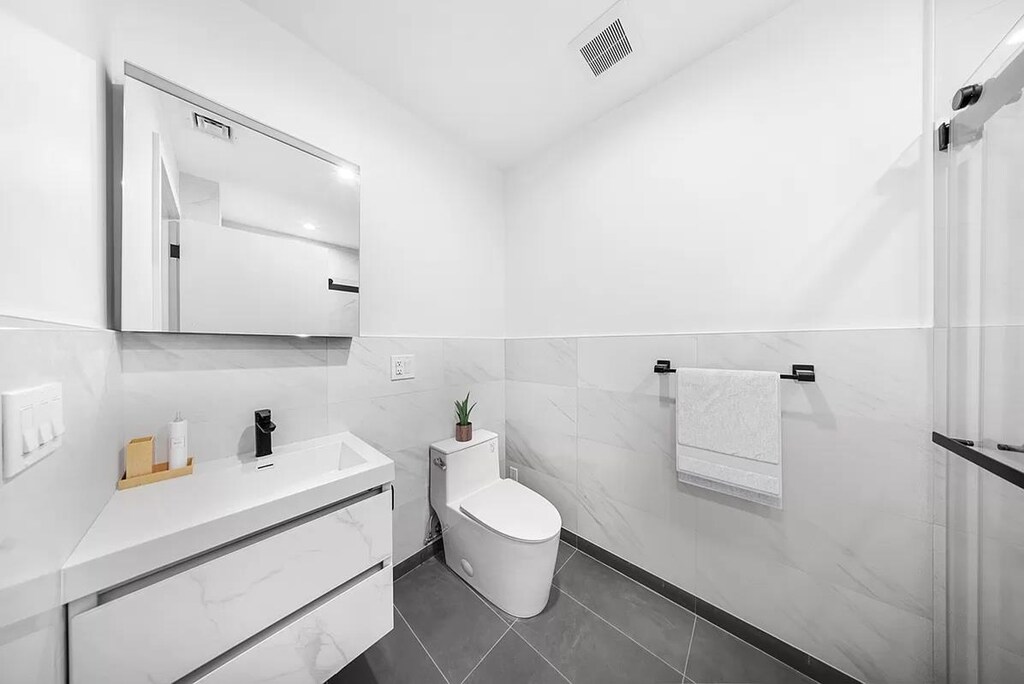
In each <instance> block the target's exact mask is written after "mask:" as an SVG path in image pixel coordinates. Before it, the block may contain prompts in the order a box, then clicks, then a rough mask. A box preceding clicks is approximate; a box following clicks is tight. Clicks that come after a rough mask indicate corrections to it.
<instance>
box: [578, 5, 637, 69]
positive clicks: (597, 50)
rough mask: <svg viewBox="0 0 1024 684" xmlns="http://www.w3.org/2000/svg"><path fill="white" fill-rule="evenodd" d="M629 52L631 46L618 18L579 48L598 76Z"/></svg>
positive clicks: (631, 49)
mask: <svg viewBox="0 0 1024 684" xmlns="http://www.w3.org/2000/svg"><path fill="white" fill-rule="evenodd" d="M631 52H633V46H631V45H630V44H629V38H627V37H626V32H625V31H623V30H622V21H621V20H619V19H616V20H615V21H613V22H612V23H611V25H610V26H608V27H606V28H605V29H604V30H602V31H601V32H600V33H598V34H597V35H596V36H594V37H593V38H592V39H591V40H590V41H588V42H587V43H586V44H585V45H584V46H583V47H581V48H580V54H581V55H583V59H585V60H586V61H587V66H589V67H590V70H591V71H593V72H594V76H600V75H601V74H603V73H604V72H605V71H607V70H608V69H609V68H611V67H612V66H613V65H615V64H618V63H619V62H621V61H622V59H623V57H625V56H626V55H628V54H630V53H631Z"/></svg>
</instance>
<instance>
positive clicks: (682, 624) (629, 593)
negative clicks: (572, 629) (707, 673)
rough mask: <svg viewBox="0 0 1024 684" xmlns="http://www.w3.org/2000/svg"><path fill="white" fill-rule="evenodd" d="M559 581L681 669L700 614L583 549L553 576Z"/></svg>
mask: <svg viewBox="0 0 1024 684" xmlns="http://www.w3.org/2000/svg"><path fill="white" fill-rule="evenodd" d="M555 586H556V587H558V588H559V589H561V590H562V591H564V592H565V593H567V594H569V595H570V596H572V597H573V598H575V599H576V600H578V601H579V602H580V603H582V604H583V605H585V606H586V607H587V608H590V609H591V610H592V611H594V612H595V613H597V614H598V615H600V616H601V617H603V618H604V619H605V620H607V621H608V622H610V623H612V624H613V625H615V626H616V627H618V628H619V629H621V630H622V631H623V632H625V633H626V634H627V635H629V636H630V637H631V638H633V639H635V640H636V641H637V642H638V643H640V644H641V645H642V646H643V647H644V648H646V649H648V650H649V651H651V652H652V653H654V654H655V655H657V656H658V657H659V658H661V659H662V660H664V661H666V662H667V663H668V664H669V665H672V666H673V667H675V668H676V669H677V670H679V671H680V672H682V671H683V668H684V667H685V666H686V654H687V652H688V651H689V648H690V635H691V634H692V633H693V624H694V622H695V621H696V619H697V617H696V616H695V615H694V614H693V613H691V612H690V611H688V610H686V609H685V608H681V607H679V606H677V605H676V604H674V603H672V602H671V601H669V600H668V599H666V598H665V597H663V596H659V595H657V594H655V593H654V592H653V591H650V590H648V589H647V588H645V587H643V586H641V585H639V584H637V583H636V582H634V581H633V580H631V579H629V578H628V577H626V576H625V575H621V574H619V573H618V572H615V571H614V570H612V569H611V568H609V567H608V566H607V565H605V564H604V563H601V562H599V561H596V560H594V559H593V558H591V557H590V556H588V555H586V554H585V553H577V554H576V555H575V556H573V557H572V558H571V559H570V560H569V562H568V563H566V564H565V566H564V567H563V568H562V569H561V570H560V571H559V573H558V574H557V575H556V576H555Z"/></svg>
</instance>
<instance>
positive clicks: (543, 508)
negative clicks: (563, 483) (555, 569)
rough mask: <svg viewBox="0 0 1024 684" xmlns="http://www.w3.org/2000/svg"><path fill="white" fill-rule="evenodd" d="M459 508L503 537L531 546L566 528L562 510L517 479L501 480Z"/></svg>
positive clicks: (460, 504)
mask: <svg viewBox="0 0 1024 684" xmlns="http://www.w3.org/2000/svg"><path fill="white" fill-rule="evenodd" d="M459 509H460V510H461V511H462V512H463V513H465V514H466V515H467V516H469V517H470V518H472V519H473V520H475V521H476V522H478V523H480V524H481V525H483V526H484V527H486V528H488V529H490V530H492V531H494V532H496V533H497V534H500V535H502V536H503V537H508V538H509V539H514V540H516V541H521V542H527V543H531V544H537V543H541V542H545V541H548V540H550V539H552V538H553V537H556V536H558V534H559V532H560V531H561V529H562V516H561V515H559V513H558V509H557V508H555V507H554V506H553V505H552V504H551V502H550V501H548V500H547V499H545V498H544V497H543V496H541V495H540V494H537V493H536V492H534V491H533V490H532V489H529V488H527V487H524V486H523V485H521V484H519V483H518V482H516V481H514V480H498V481H496V482H494V483H493V484H490V485H488V486H486V487H484V488H483V489H481V490H479V491H477V492H474V493H473V494H470V495H469V496H467V497H466V498H465V499H463V500H462V501H461V502H460V503H459Z"/></svg>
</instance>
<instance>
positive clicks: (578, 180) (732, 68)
mask: <svg viewBox="0 0 1024 684" xmlns="http://www.w3.org/2000/svg"><path fill="white" fill-rule="evenodd" d="M924 31H925V15H924V2H923V1H922V0H898V1H893V0H868V1H865V2H843V1H841V0H817V1H813V2H812V1H805V2H799V3H796V4H794V5H793V6H791V7H790V8H789V9H787V10H786V11H784V12H782V13H781V14H779V15H778V16H776V17H774V18H773V19H771V20H769V21H768V22H767V23H766V24H764V25H762V26H760V27H758V28H756V29H754V30H753V31H751V32H749V33H748V34H746V35H744V36H743V37H741V38H739V39H737V40H736V41H734V42H733V43H731V44H729V45H727V46H725V47H723V48H722V49H720V50H718V51H716V52H714V53H712V54H711V55H709V56H708V57H706V58H704V59H703V60H701V61H700V62H698V63H696V64H694V65H693V66H691V67H689V68H687V69H685V70H683V71H681V72H680V73H678V74H677V75H675V76H673V77H672V78H671V79H669V80H668V81H666V82H664V83H663V84H661V85H659V86H657V87H656V88H654V89H653V90H651V91H649V92H647V93H646V94H644V95H642V96H641V97H638V98H636V99H635V100H633V101H632V102H630V103H628V104H626V105H624V106H622V107H621V108H619V109H617V110H615V111H613V112H611V113H610V114H608V115H606V116H604V117H602V118H601V119H599V120H597V121H596V122H594V123H593V124H591V125H590V126H588V127H587V128H585V129H584V130H582V131H581V132H580V133H579V134H578V135H576V136H574V137H572V138H570V139H568V140H566V141H564V142H563V143H561V144H559V145H557V146H556V147H554V148H553V149H551V150H549V151H548V152H547V153H545V154H544V155H543V156H542V157H540V158H539V159H536V160H534V161H531V162H529V163H526V164H524V165H522V166H520V167H518V168H517V169H515V170H514V171H513V172H512V173H511V174H510V176H509V178H508V181H507V188H506V203H507V206H508V211H507V221H508V233H507V254H506V259H507V274H508V276H507V281H506V292H507V298H506V299H507V303H508V312H507V315H508V327H507V329H508V333H509V335H511V336H543V335H585V334H615V333H620V334H628V333H645V332H647V333H665V332H689V331H740V330H786V329H821V328H825V329H827V328H865V327H898V326H919V325H927V324H928V323H930V320H931V302H930V296H931V289H930V288H931V270H930V253H931V252H930V250H931V246H930V245H931V243H930V236H931V225H930V223H929V222H928V220H927V215H926V212H925V207H927V206H929V205H928V196H927V194H926V193H927V189H928V187H929V185H928V184H926V181H927V180H928V179H929V178H930V176H929V175H928V174H929V173H930V165H931V160H930V156H929V155H930V151H929V150H930V140H928V141H922V136H921V132H922V130H923V119H924V113H923V100H924V93H923V80H924V79H923V65H924V52H925V46H924Z"/></svg>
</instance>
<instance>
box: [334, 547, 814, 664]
mask: <svg viewBox="0 0 1024 684" xmlns="http://www.w3.org/2000/svg"><path fill="white" fill-rule="evenodd" d="M555 567H556V573H555V579H554V582H553V583H552V587H551V598H550V600H549V601H548V605H547V607H546V608H545V609H544V611H543V612H542V613H541V614H540V615H538V616H536V617H533V618H530V619H528V620H519V619H515V618H512V617H511V616H509V615H506V614H504V613H502V612H501V611H500V610H498V609H497V608H495V607H494V606H492V605H491V604H490V603H489V602H487V601H486V600H485V599H483V598H482V597H481V596H480V595H479V594H477V593H476V592H475V591H473V590H472V589H471V588H470V587H469V586H468V585H467V584H466V583H464V582H463V581H462V580H461V579H460V578H459V577H458V576H457V575H455V573H453V572H451V571H450V570H449V569H448V567H447V566H445V564H444V562H443V561H442V560H441V559H440V558H432V559H430V560H428V561H427V562H425V563H423V564H422V565H420V566H419V567H417V568H416V569H414V570H412V571H411V572H409V573H408V574H406V575H405V576H403V577H401V578H399V580H398V581H397V582H396V583H395V628H394V630H392V631H391V633H390V634H388V635H387V636H386V637H384V639H382V640H381V641H380V642H378V643H377V644H376V645H374V646H373V647H372V648H370V649H369V650H368V651H367V652H366V653H364V654H363V655H361V656H360V657H359V658H357V659H356V660H355V661H353V662H352V663H350V664H349V665H348V666H347V667H346V668H345V669H344V670H342V671H341V672H339V673H338V674H336V675H335V676H334V677H333V678H331V680H330V684H406V683H408V684H413V683H415V684H435V683H436V684H446V683H447V684H463V682H465V683H466V684H564V683H565V682H572V683H574V684H603V683H604V682H609V683H613V682H628V683H630V684H644V683H650V684H656V683H661V682H675V683H677V684H678V683H680V682H698V683H704V682H709V683H710V682H719V683H731V684H739V683H744V684H754V683H756V684H790V683H793V684H811V680H810V679H807V678H806V677H804V676H803V675H801V674H799V673H797V672H795V671H794V670H792V669H790V668H789V667H787V666H785V665H783V664H782V663H780V662H779V661H777V660H775V659H774V658H772V657H770V656H768V655H766V654H765V653H763V652H761V651H759V650H757V649H755V648H754V647H752V646H750V645H749V644H747V643H745V642H743V641H740V640H739V639H737V638H736V637H733V636H732V635H730V634H728V633H726V632H724V631H722V630H721V629H719V628H718V627H715V626H714V625H712V624H711V623H709V622H706V621H705V620H703V619H699V618H697V617H696V616H695V615H694V614H693V613H691V612H690V611H688V610H686V609H684V608H681V607H680V606H677V605H676V604H674V603H672V602H670V601H668V600H667V599H665V598H663V597H661V596H659V595H658V594H655V593H654V592H652V591H650V590H648V589H647V588H645V587H643V586H641V585H639V584H637V583H636V582H634V581H633V580H631V579H629V578H627V577H626V576H624V575H621V574H619V573H618V572H616V571H615V570H612V569H611V568H609V567H608V566H606V565H604V564H603V563H600V562H599V561H596V560H594V559H593V558H591V557H590V556H588V555H586V554H584V553H582V552H580V551H577V550H576V549H574V548H573V547H571V546H569V545H567V544H565V543H562V544H561V546H560V547H559V553H558V561H557V564H556V566H555ZM684 675H685V677H684Z"/></svg>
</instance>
